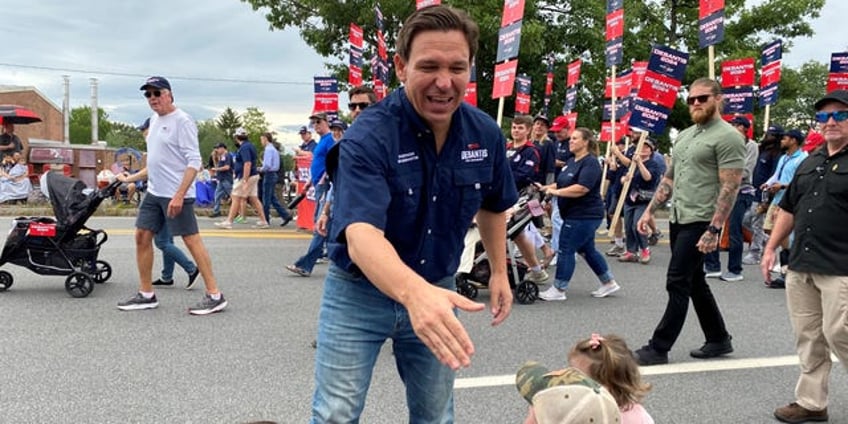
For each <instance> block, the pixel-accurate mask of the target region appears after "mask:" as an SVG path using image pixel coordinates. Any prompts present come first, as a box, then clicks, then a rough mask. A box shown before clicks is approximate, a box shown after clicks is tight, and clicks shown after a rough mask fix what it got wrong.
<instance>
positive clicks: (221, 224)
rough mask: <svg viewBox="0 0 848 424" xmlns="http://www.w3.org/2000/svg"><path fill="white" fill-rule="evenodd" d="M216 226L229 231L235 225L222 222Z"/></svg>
mask: <svg viewBox="0 0 848 424" xmlns="http://www.w3.org/2000/svg"><path fill="white" fill-rule="evenodd" d="M215 226H216V227H218V228H224V229H227V230H229V229H231V228H233V223H232V222H227V221H221V222H216V223H215Z"/></svg>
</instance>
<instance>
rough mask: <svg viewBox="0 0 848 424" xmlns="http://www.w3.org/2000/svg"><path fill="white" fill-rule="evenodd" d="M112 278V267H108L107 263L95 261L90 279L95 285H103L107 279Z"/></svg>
mask: <svg viewBox="0 0 848 424" xmlns="http://www.w3.org/2000/svg"><path fill="white" fill-rule="evenodd" d="M111 276H112V265H109V262H106V261H97V263H96V265H95V267H94V272H92V274H91V277H92V278H94V282H95V283H97V284H103V283H105V282H106V281H108V280H109V277H111Z"/></svg>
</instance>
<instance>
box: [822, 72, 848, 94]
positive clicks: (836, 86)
mask: <svg viewBox="0 0 848 424" xmlns="http://www.w3.org/2000/svg"><path fill="white" fill-rule="evenodd" d="M834 90H848V72H845V73H839V74H836V73H832V74H829V75H828V76H827V90H826V91H827V92H828V93H830V92H831V91H834Z"/></svg>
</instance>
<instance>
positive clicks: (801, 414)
mask: <svg viewBox="0 0 848 424" xmlns="http://www.w3.org/2000/svg"><path fill="white" fill-rule="evenodd" d="M774 417H775V418H777V420H778V421H780V422H784V423H805V422H808V421H820V422H821V421H827V420H828V416H827V408H824V409H822V410H821V411H812V410H809V409H807V408H804V407H803V406H801V405H798V404H797V403H796V402H792V403H790V404H789V405H786V406H781V407H780V408H777V409H775V410H774Z"/></svg>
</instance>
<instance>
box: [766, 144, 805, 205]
mask: <svg viewBox="0 0 848 424" xmlns="http://www.w3.org/2000/svg"><path fill="white" fill-rule="evenodd" d="M807 156H808V155H807V152H805V151H803V150H801V149H798V150H796V151H795V153H793V154H792V155H791V156H790V155H787V154H785V153H784V154H783V156H781V157H780V159H778V160H777V170H775V171H774V175H772V176H771V178H769V179H768V181H766V184H768V185H772V184H774V183H780V184H783V185H787V186H788V185H789V183H791V182H792V177H794V176H795V171H796V170H797V169H798V165H800V164H801V162H803V161H804V159H806V158H807ZM785 191H786V189H782V190H780V191H778V192H777V193H775V195H774V198H773V199H771V204H772V205H778V204H780V199H783V193H784V192H785Z"/></svg>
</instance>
